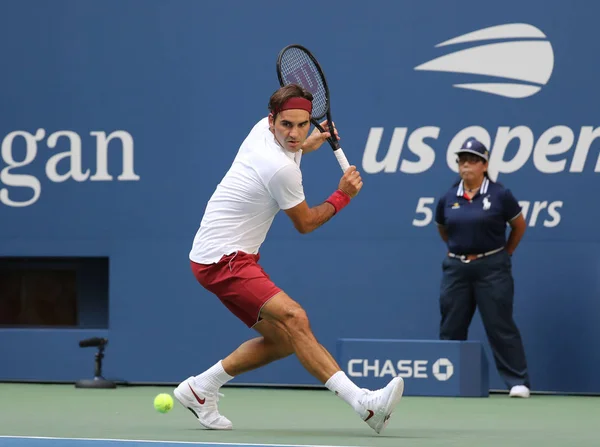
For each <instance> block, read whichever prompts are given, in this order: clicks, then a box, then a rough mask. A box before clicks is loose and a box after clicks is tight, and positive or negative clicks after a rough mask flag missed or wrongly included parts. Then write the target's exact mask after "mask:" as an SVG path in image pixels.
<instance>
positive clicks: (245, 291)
mask: <svg viewBox="0 0 600 447" xmlns="http://www.w3.org/2000/svg"><path fill="white" fill-rule="evenodd" d="M259 259H260V255H258V254H256V255H253V254H248V253H244V252H243V251H238V252H236V253H232V254H230V255H225V256H223V257H222V258H221V259H220V260H219V261H218V262H217V263H215V264H197V263H195V262H194V261H190V262H191V267H192V271H193V272H194V276H195V277H196V279H197V280H198V282H199V283H200V284H201V285H202V287H204V288H205V289H206V290H208V291H209V292H212V293H214V294H215V295H216V296H217V297H218V298H219V299H220V300H221V302H222V303H223V304H224V305H225V306H226V307H227V308H228V309H229V310H230V311H231V312H232V313H233V314H234V315H235V316H237V317H238V318H239V319H240V320H242V321H243V322H244V323H245V324H246V326H248V327H252V326H254V325H255V324H256V323H258V320H259V314H260V310H261V309H262V307H263V306H264V305H265V303H266V302H267V301H269V300H270V299H271V298H273V297H274V296H275V295H276V294H278V293H279V292H281V289H280V288H279V287H277V286H276V285H275V284H273V281H271V279H270V278H269V275H267V274H266V273H265V271H264V270H263V269H262V267H261V266H260V265H258V260H259Z"/></svg>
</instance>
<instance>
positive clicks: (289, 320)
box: [260, 292, 341, 383]
mask: <svg viewBox="0 0 600 447" xmlns="http://www.w3.org/2000/svg"><path fill="white" fill-rule="evenodd" d="M260 315H261V317H262V318H264V319H265V320H267V321H268V322H269V323H271V324H273V325H274V326H275V327H277V328H278V329H279V330H281V331H282V332H284V333H285V334H287V336H288V337H289V339H290V342H291V344H292V347H293V349H294V352H295V354H296V356H297V357H298V360H299V361H300V363H302V365H303V366H304V368H306V370H307V371H308V372H309V373H310V374H312V375H313V376H314V377H316V378H317V379H318V380H319V381H320V382H321V383H325V382H327V380H329V378H330V377H331V376H333V375H334V374H335V373H336V372H338V371H340V370H341V368H340V367H339V365H338V364H337V362H336V361H335V360H334V359H333V357H332V356H331V355H328V354H327V353H326V350H325V349H324V348H323V347H322V346H321V345H320V343H319V342H318V341H317V339H316V338H315V336H314V334H313V332H312V330H311V327H310V323H309V321H308V317H307V315H306V312H305V311H304V309H302V307H301V306H300V305H299V304H298V303H297V302H296V301H294V300H292V299H291V298H290V297H289V296H288V295H287V294H286V293H285V292H280V293H278V294H277V295H275V296H274V297H273V298H272V299H270V300H269V301H268V302H267V303H266V304H265V305H264V306H263V308H262V310H261V313H260Z"/></svg>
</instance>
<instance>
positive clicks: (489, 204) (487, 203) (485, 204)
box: [483, 196, 492, 210]
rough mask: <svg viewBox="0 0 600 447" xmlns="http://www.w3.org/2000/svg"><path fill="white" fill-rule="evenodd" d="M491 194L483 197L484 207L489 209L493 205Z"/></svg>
mask: <svg viewBox="0 0 600 447" xmlns="http://www.w3.org/2000/svg"><path fill="white" fill-rule="evenodd" d="M488 197H489V196H486V197H484V198H483V209H484V210H489V209H490V206H492V203H491V202H490V201H489V200H488Z"/></svg>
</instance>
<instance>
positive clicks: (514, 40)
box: [415, 23, 554, 98]
mask: <svg viewBox="0 0 600 447" xmlns="http://www.w3.org/2000/svg"><path fill="white" fill-rule="evenodd" d="M524 39H526V40H524ZM489 40H498V42H494V43H487V44H480V45H477V46H473V47H471V48H467V49H463V50H458V51H455V52H453V53H449V54H446V55H444V56H440V57H438V58H436V59H432V60H430V61H429V62H425V63H424V64H421V65H419V66H417V67H415V70H424V71H442V72H450V73H464V74H473V75H481V76H490V77H493V78H504V79H505V81H504V82H498V81H496V80H495V79H490V80H489V82H473V83H466V84H454V85H453V86H454V87H457V88H463V89H469V90H477V91H480V92H485V93H491V94H493V95H499V96H504V97H507V98H526V97H528V96H532V95H534V94H536V93H538V92H539V91H540V90H541V89H542V87H543V86H544V85H546V84H547V83H548V81H549V80H550V77H551V76H552V70H553V69H554V51H553V50H552V45H551V44H550V42H549V41H548V40H547V38H546V35H545V34H544V33H543V32H542V31H541V30H539V29H538V28H536V27H535V26H533V25H529V24H526V23H510V24H506V25H498V26H492V27H489V28H483V29H480V30H477V31H473V32H471V33H467V34H463V35H462V36H458V37H454V38H452V39H450V40H446V41H445V42H442V43H439V44H437V45H436V48H438V47H445V46H448V45H456V44H466V43H473V42H481V41H489ZM516 81H519V82H516Z"/></svg>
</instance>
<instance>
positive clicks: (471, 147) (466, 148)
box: [456, 137, 490, 161]
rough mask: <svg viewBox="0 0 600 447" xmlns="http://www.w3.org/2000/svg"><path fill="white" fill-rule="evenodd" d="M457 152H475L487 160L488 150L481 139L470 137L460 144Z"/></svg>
mask: <svg viewBox="0 0 600 447" xmlns="http://www.w3.org/2000/svg"><path fill="white" fill-rule="evenodd" d="M456 153H457V154H475V155H479V156H480V157H481V158H483V159H484V160H485V161H488V160H489V155H490V153H489V151H488V150H487V148H486V147H485V146H484V145H483V143H482V142H481V141H478V140H477V139H475V138H473V137H471V138H469V139H467V141H465V142H464V143H463V145H462V147H461V148H460V149H459V150H458V151H457V152H456Z"/></svg>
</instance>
